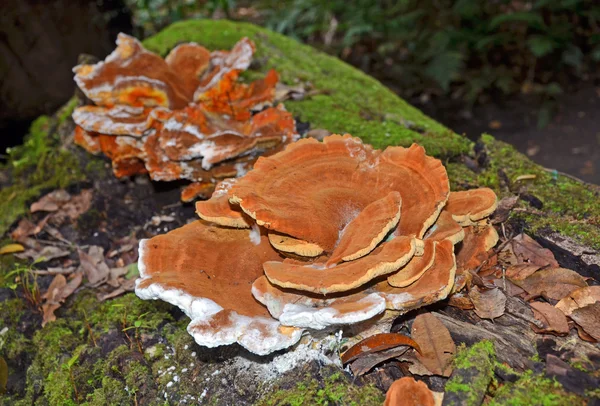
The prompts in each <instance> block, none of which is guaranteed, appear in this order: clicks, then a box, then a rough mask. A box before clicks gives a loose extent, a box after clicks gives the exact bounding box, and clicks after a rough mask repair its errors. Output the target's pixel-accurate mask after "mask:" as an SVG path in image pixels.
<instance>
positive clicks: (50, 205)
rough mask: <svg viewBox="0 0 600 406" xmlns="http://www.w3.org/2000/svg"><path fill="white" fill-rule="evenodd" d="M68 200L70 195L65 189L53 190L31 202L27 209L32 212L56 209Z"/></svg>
mask: <svg viewBox="0 0 600 406" xmlns="http://www.w3.org/2000/svg"><path fill="white" fill-rule="evenodd" d="M69 200H71V195H70V194H69V193H68V192H67V191H66V190H63V189H60V190H55V191H52V192H50V193H48V194H47V195H45V196H43V197H42V198H41V199H40V200H38V201H37V202H35V203H33V204H32V205H31V207H30V208H29V211H30V212H32V213H35V212H36V211H49V212H53V211H57V210H58V209H59V208H60V207H61V206H62V205H63V204H65V203H67V202H68V201H69Z"/></svg>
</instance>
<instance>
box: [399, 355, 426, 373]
mask: <svg viewBox="0 0 600 406" xmlns="http://www.w3.org/2000/svg"><path fill="white" fill-rule="evenodd" d="M417 354H418V353H417V352H416V351H407V352H406V353H404V354H402V355H401V356H399V357H398V361H402V362H407V363H409V366H408V372H410V373H411V374H413V375H419V376H432V375H433V372H431V371H430V370H429V369H428V368H427V367H426V366H425V365H423V363H422V362H421V361H419V359H418V358H417Z"/></svg>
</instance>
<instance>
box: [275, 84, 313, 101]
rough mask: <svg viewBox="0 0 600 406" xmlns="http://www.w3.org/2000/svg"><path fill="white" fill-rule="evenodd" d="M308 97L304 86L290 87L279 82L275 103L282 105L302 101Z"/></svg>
mask: <svg viewBox="0 0 600 406" xmlns="http://www.w3.org/2000/svg"><path fill="white" fill-rule="evenodd" d="M305 95H306V89H305V88H304V86H302V85H297V86H288V85H286V84H283V83H281V82H278V83H277V85H276V86H275V102H276V103H280V102H283V101H285V100H302V99H304V97H305Z"/></svg>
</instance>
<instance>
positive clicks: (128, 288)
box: [98, 279, 135, 302]
mask: <svg viewBox="0 0 600 406" xmlns="http://www.w3.org/2000/svg"><path fill="white" fill-rule="evenodd" d="M134 289H135V279H125V281H124V282H123V283H121V285H120V286H119V287H118V288H117V289H115V290H113V291H112V292H110V293H106V294H100V295H98V300H99V301H101V302H103V301H105V300H108V299H112V298H113V297H117V296H120V295H122V294H123V293H127V292H133V290H134Z"/></svg>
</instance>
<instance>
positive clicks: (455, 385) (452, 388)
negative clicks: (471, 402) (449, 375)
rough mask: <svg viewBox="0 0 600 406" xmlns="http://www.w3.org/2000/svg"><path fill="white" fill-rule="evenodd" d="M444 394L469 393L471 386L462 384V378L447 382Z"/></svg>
mask: <svg viewBox="0 0 600 406" xmlns="http://www.w3.org/2000/svg"><path fill="white" fill-rule="evenodd" d="M444 391H445V392H470V391H471V386H470V385H467V384H465V383H463V382H462V377H460V376H458V377H456V379H452V380H449V381H448V382H447V383H446V386H445V387H444Z"/></svg>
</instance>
